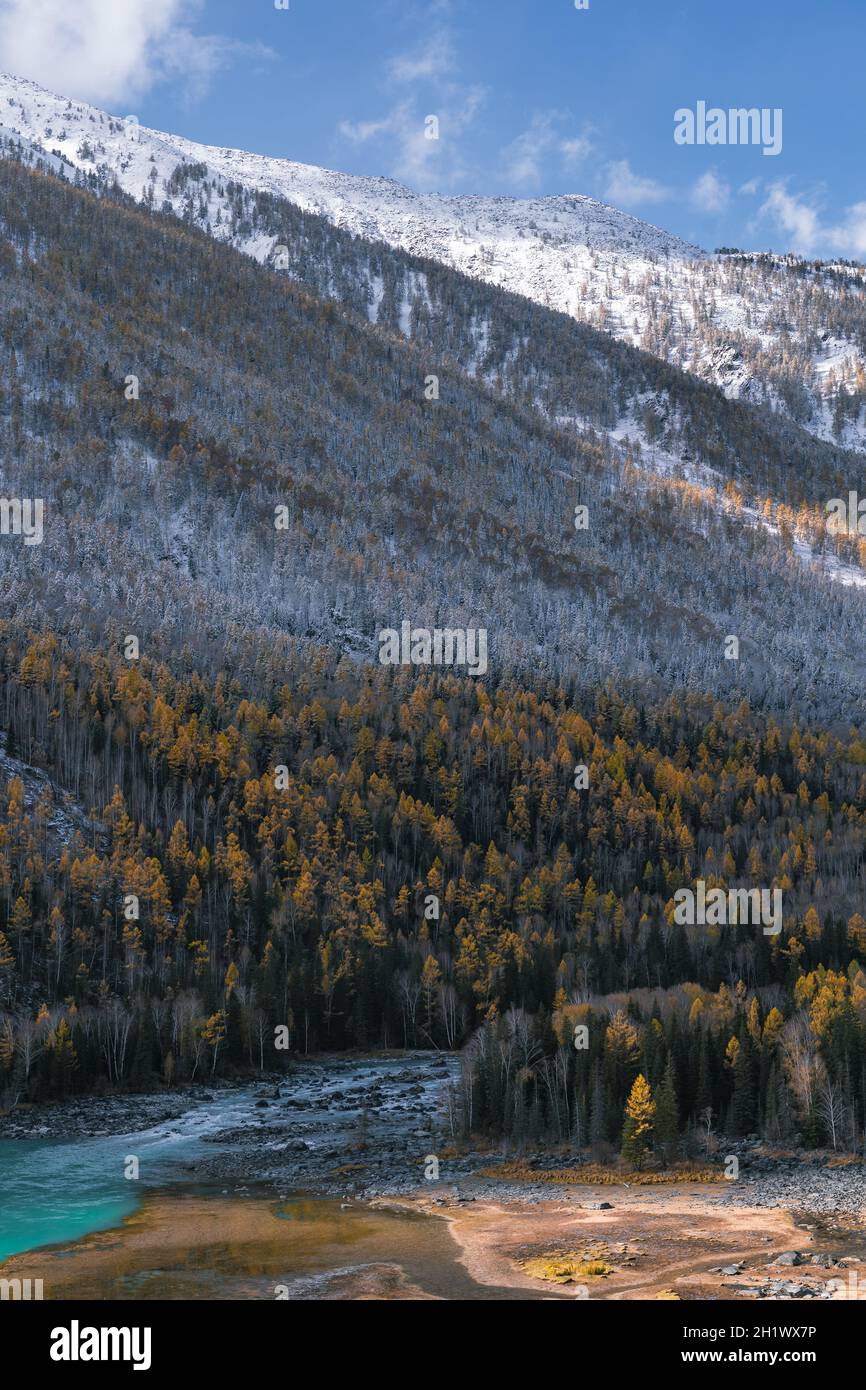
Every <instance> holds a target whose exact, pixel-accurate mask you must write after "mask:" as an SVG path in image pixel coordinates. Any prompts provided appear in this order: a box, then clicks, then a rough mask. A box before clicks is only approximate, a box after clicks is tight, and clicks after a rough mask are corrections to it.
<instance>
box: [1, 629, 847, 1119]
mask: <svg viewBox="0 0 866 1390" xmlns="http://www.w3.org/2000/svg"><path fill="white" fill-rule="evenodd" d="M3 636H4V643H3V653H4V655H3V672H2V678H3V686H2V710H3V717H4V722H6V723H7V725H8V727H9V749H8V752H9V753H10V754H14V755H15V756H17V757H19V758H21V759H23V760H24V761H25V762H28V763H30V762H37V763H39V764H41V765H43V766H45V767H47V768H49V769H50V770H51V771H52V772H53V773H54V775H55V776H56V778H57V779H58V781H59V782H61V783H62V784H63V785H65V786H68V787H69V788H70V789H71V790H72V791H73V793H74V795H75V796H76V798H78V799H79V800H80V801H81V802H83V804H84V805H85V806H87V807H88V808H93V809H92V819H93V822H94V824H93V828H92V830H91V831H90V833H89V834H86V833H85V832H83V831H82V830H80V829H79V830H76V832H75V834H74V835H70V836H69V837H67V842H66V843H65V844H64V845H63V846H62V848H60V849H59V850H58V851H56V852H53V853H52V852H50V851H49V849H48V847H47V835H46V823H47V820H48V819H49V816H50V811H51V797H50V794H49V793H47V792H46V793H43V795H42V796H41V797H40V799H39V801H38V803H37V804H36V805H35V806H32V807H31V808H30V809H29V810H28V809H27V807H26V806H25V804H24V797H23V788H22V784H21V782H20V780H18V779H13V780H12V781H10V783H9V786H8V788H7V791H6V794H5V797H4V803H3V814H2V823H0V843H2V849H3V860H2V912H3V921H4V929H3V933H2V935H0V979H2V986H0V988H2V996H0V999H2V1005H3V1008H4V1010H5V1015H4V1017H5V1022H4V1024H3V1026H2V1031H0V1065H2V1068H3V1076H4V1088H5V1090H6V1093H7V1098H8V1097H9V1096H14V1095H22V1094H24V1095H33V1096H39V1095H46V1094H58V1093H64V1092H66V1091H68V1090H69V1089H70V1088H71V1087H73V1086H78V1087H89V1086H91V1085H93V1084H96V1083H97V1082H99V1081H103V1082H104V1081H110V1082H113V1083H118V1082H128V1083H130V1084H133V1085H138V1086H140V1085H150V1084H154V1083H155V1082H156V1080H157V1078H159V1077H162V1078H164V1079H167V1080H171V1079H172V1078H176V1079H182V1078H189V1077H194V1076H199V1077H201V1076H203V1075H206V1074H212V1073H213V1072H215V1071H216V1072H222V1071H224V1070H225V1069H227V1068H228V1069H229V1070H231V1069H233V1068H237V1067H244V1066H247V1067H249V1066H255V1065H265V1066H273V1065H278V1064H279V1061H280V1055H279V1052H278V1051H275V1038H276V1036H277V1034H276V1032H275V1029H277V1028H280V1027H285V1028H287V1029H288V1037H289V1039H290V1042H291V1046H292V1047H294V1048H297V1049H299V1050H302V1051H306V1050H315V1049H322V1048H342V1047H348V1046H354V1047H369V1046H405V1045H409V1046H422V1047H423V1046H437V1047H446V1048H453V1047H455V1046H459V1045H461V1044H463V1043H465V1042H467V1040H468V1039H470V1037H471V1036H472V1034H473V1032H474V1030H475V1029H476V1028H477V1027H478V1026H479V1025H483V1031H482V1033H481V1034H480V1035H479V1037H477V1038H476V1039H475V1041H474V1043H473V1047H472V1057H473V1058H474V1065H475V1066H477V1068H478V1069H479V1076H478V1078H477V1085H476V1086H474V1087H473V1088H471V1090H472V1095H473V1099H472V1105H473V1115H474V1121H475V1122H478V1123H481V1122H483V1123H489V1124H491V1125H494V1126H495V1127H497V1128H499V1127H501V1126H502V1125H504V1126H505V1127H506V1128H510V1127H511V1126H512V1125H513V1124H517V1126H518V1129H520V1130H521V1132H522V1126H523V1124H524V1123H527V1124H528V1123H529V1121H528V1120H527V1119H526V1114H525V1112H527V1110H528V1111H531V1112H532V1114H533V1116H534V1118H533V1120H532V1125H533V1126H534V1127H535V1129H536V1131H538V1132H541V1131H542V1130H543V1131H545V1132H547V1131H548V1130H550V1131H551V1132H553V1131H554V1130H559V1131H560V1132H561V1133H568V1132H570V1128H571V1123H572V1120H573V1119H574V1116H572V1120H568V1121H567V1117H568V1116H569V1115H571V1114H572V1107H573V1106H575V1105H577V1106H578V1107H580V1106H583V1107H584V1111H583V1120H582V1121H581V1123H584V1122H587V1123H588V1121H586V1117H587V1116H588V1115H589V1113H590V1110H589V1109H587V1108H586V1107H590V1108H592V1113H593V1114H594V1115H595V1116H596V1119H595V1120H594V1121H593V1123H594V1125H595V1130H594V1131H593V1133H594V1138H595V1139H596V1140H601V1139H604V1140H605V1141H612V1140H615V1139H616V1138H617V1137H618V1132H619V1126H620V1125H621V1122H622V1104H623V1102H624V1099H625V1096H624V1088H627V1087H629V1086H630V1084H631V1083H632V1082H633V1081H634V1078H635V1076H636V1075H637V1071H638V1069H643V1070H644V1071H645V1072H646V1074H647V1075H648V1076H649V1077H650V1078H651V1081H652V1083H653V1084H655V1083H656V1082H658V1081H661V1080H662V1077H663V1074H664V1072H665V1069H666V1066H667V1060H668V1058H669V1057H672V1058H673V1061H674V1065H675V1068H676V1073H675V1074H676V1077H677V1088H678V1100H679V1111H678V1113H679V1116H680V1120H681V1121H682V1122H684V1121H686V1120H687V1119H688V1118H689V1117H693V1118H696V1117H697V1116H698V1114H699V1113H700V1111H701V1110H702V1109H704V1108H705V1107H706V1106H707V1105H712V1106H713V1108H714V1110H715V1112H716V1113H717V1114H718V1115H720V1116H726V1115H727V1107H728V1104H729V1102H730V1101H731V1100H733V1101H734V1110H733V1112H732V1113H733V1116H734V1127H735V1129H739V1130H740V1131H741V1132H746V1131H749V1132H750V1131H751V1130H752V1129H753V1128H754V1127H755V1126H756V1125H757V1124H758V1122H759V1119H760V1121H761V1123H762V1124H763V1123H766V1125H767V1127H768V1132H770V1131H771V1132H773V1133H775V1134H777V1135H778V1134H782V1133H791V1132H793V1130H794V1129H797V1128H805V1129H806V1130H808V1132H809V1133H810V1134H812V1135H813V1137H818V1136H819V1135H822V1134H823V1133H824V1131H823V1129H822V1123H821V1119H820V1113H821V1112H820V1097H821V1095H822V1087H824V1088H826V1087H827V1086H828V1085H829V1086H831V1087H832V1086H833V1085H834V1084H835V1085H836V1086H837V1087H839V1086H840V1085H842V1086H843V1087H844V1090H843V1091H840V1092H839V1095H838V1096H837V1099H838V1101H839V1106H840V1115H842V1114H843V1112H844V1121H845V1125H846V1126H847V1127H848V1130H850V1129H851V1127H852V1126H854V1127H855V1128H856V1127H857V1126H860V1128H861V1129H862V1125H863V1119H864V1112H863V1102H864V1098H866V1094H864V1083H866V1078H864V1081H862V1082H861V1077H863V1070H862V1069H863V1060H864V1045H866V1033H864V1029H866V979H864V976H863V974H862V972H861V970H860V967H859V964H858V962H859V960H861V959H862V958H863V953H864V951H866V921H864V919H863V917H862V916H861V915H860V913H859V911H857V908H858V906H859V905H860V904H861V903H862V874H863V827H864V819H866V743H864V742H862V741H861V740H860V739H859V738H858V737H855V736H854V735H851V736H850V737H847V738H843V739H837V738H834V737H831V736H829V735H826V734H825V735H816V734H809V733H806V732H805V731H798V730H797V729H796V728H794V729H792V730H790V732H788V733H787V734H783V733H782V731H781V730H780V728H779V726H778V725H777V724H775V723H774V722H773V721H772V720H768V719H762V718H757V717H755V716H754V715H753V714H751V713H750V712H749V710H748V708H747V707H746V706H743V707H741V708H740V709H738V710H737V711H736V712H733V713H730V714H725V713H724V712H723V711H722V710H721V709H720V708H718V707H714V706H712V705H711V704H710V703H708V702H706V701H702V700H698V699H696V698H695V699H692V700H690V701H689V702H687V703H684V702H683V701H681V700H679V699H677V698H676V697H674V698H671V699H669V700H668V701H666V702H665V703H664V704H663V705H660V706H658V707H652V708H650V707H636V706H634V705H631V704H628V703H626V702H624V701H623V700H622V699H620V698H619V697H618V696H617V695H616V694H615V692H614V691H612V690H610V691H606V692H604V693H600V694H599V695H598V696H597V698H596V700H595V701H594V703H593V704H592V705H591V706H589V705H585V704H580V703H578V702H576V701H575V700H574V699H573V697H572V696H571V695H570V694H569V692H568V691H567V690H565V689H562V688H556V687H553V686H551V687H549V688H547V689H545V688H540V689H537V690H534V691H533V690H528V689H525V688H522V687H520V686H517V685H513V684H508V683H506V684H502V685H499V686H498V687H496V688H495V689H488V688H487V687H486V686H485V685H484V684H481V683H478V682H473V681H471V680H470V679H468V678H465V677H464V678H460V679H458V678H456V677H453V676H449V677H429V678H426V679H419V678H417V677H415V676H412V677H409V676H406V675H399V676H396V677H395V676H394V675H393V674H392V673H391V672H381V671H380V672H375V671H374V670H372V669H367V670H365V669H359V668H358V667H357V666H356V665H355V664H354V663H352V662H350V661H347V660H346V659H345V658H344V659H342V660H337V659H336V658H335V657H334V656H333V655H332V656H329V655H328V654H327V653H326V652H325V651H324V650H320V651H319V652H317V653H312V652H309V651H306V650H304V649H302V648H300V647H298V646H296V645H295V644H293V643H291V642H288V641H287V642H284V643H282V644H281V645H280V646H278V647H277V649H276V650H273V651H269V650H266V649H264V648H261V649H259V650H254V649H252V648H243V647H241V648H238V647H236V646H231V647H230V648H229V650H228V651H227V653H226V658H227V659H226V670H225V671H222V672H220V673H219V674H218V675H217V676H216V678H215V679H203V678H202V677H201V676H200V675H199V674H197V673H196V672H195V671H194V670H192V669H188V670H186V672H185V673H183V674H178V675H176V674H173V673H172V672H171V671H170V670H169V669H168V667H166V666H164V665H161V664H153V663H150V662H149V661H144V662H142V664H141V666H140V667H136V668H133V669H130V667H129V666H128V664H127V663H125V662H123V661H122V660H120V659H119V658H117V657H116V656H115V657H114V658H111V657H109V656H108V655H106V654H103V653H93V652H91V653H87V652H81V653H78V654H76V653H74V652H73V650H72V649H71V648H69V647H65V646H64V645H63V644H61V643H60V642H58V641H57V639H56V638H53V637H42V638H39V639H33V640H30V641H24V640H19V639H16V638H15V637H14V636H13V634H12V632H11V631H10V630H9V628H8V627H7V628H6V630H5V631H4V634H3ZM241 672H242V673H243V674H242V676H241V674H240V673H241ZM577 765H582V766H585V767H586V769H587V772H588V787H587V789H586V790H575V788H574V784H573V783H574V778H573V773H574V769H575V766H577ZM696 877H703V878H704V879H705V880H706V882H707V884H708V885H709V886H710V887H712V886H723V887H725V888H728V887H735V886H739V885H747V886H748V885H752V884H754V883H756V882H760V883H767V884H768V885H772V886H773V887H778V888H780V889H781V890H782V893H783V901H784V921H783V925H782V930H781V931H780V932H779V934H778V935H766V934H764V932H763V931H762V930H761V929H760V927H759V926H758V927H756V926H755V925H750V924H745V923H743V924H740V925H736V924H733V925H729V926H723V927H712V926H696V927H683V926H680V925H677V923H676V922H675V920H674V902H673V895H674V893H675V891H676V889H677V888H679V887H680V886H683V885H690V884H692V883H693V882H694V880H695V878H696ZM129 895H133V896H134V898H135V899H136V900H137V909H136V912H137V915H136V916H134V917H130V916H129V915H128V911H129V903H130V896H129ZM684 982H690V983H684ZM611 1013H615V1015H616V1017H615V1018H614V1020H613V1022H612V1023H611V1021H610V1015H611ZM533 1020H534V1021H533ZM581 1021H585V1022H587V1023H588V1025H589V1028H590V1036H591V1047H590V1048H589V1050H586V1051H582V1052H578V1051H576V1050H575V1049H574V1047H573V1046H572V1041H571V1033H572V1030H573V1027H574V1025H575V1024H576V1023H578V1022H581ZM499 1038H502V1039H504V1040H505V1042H506V1044H507V1045H506V1046H505V1050H504V1051H502V1050H501V1049H500V1046H499V1043H498V1041H496V1040H497V1039H499ZM491 1048H492V1049H493V1051H492V1054H491ZM506 1063H507V1064H506ZM503 1068H504V1070H503ZM491 1069H492V1074H493V1075H494V1079H495V1084H494V1080H491ZM485 1077H486V1080H485ZM599 1088H600V1089H599ZM834 1094H835V1093H834ZM843 1095H844V1103H843V1100H842V1096H843ZM598 1107H601V1110H599V1108H598ZM574 1113H575V1116H577V1112H576V1111H575V1112H574ZM602 1114H603V1115H604V1116H605V1117H606V1118H604V1119H603V1120H602V1119H600V1118H599V1116H600V1115H602ZM578 1118H579V1116H578ZM840 1123H841V1121H840ZM840 1132H841V1131H840ZM846 1132H847V1130H846ZM586 1134H587V1135H588V1134H589V1131H588V1130H586Z"/></svg>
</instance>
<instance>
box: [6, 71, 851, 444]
mask: <svg viewBox="0 0 866 1390" xmlns="http://www.w3.org/2000/svg"><path fill="white" fill-rule="evenodd" d="M0 126H2V127H5V129H6V130H7V131H10V132H14V133H15V134H16V135H17V136H18V137H20V138H21V139H22V140H23V141H25V142H27V143H28V144H29V145H31V146H34V147H36V148H38V149H41V150H44V151H46V152H47V153H48V154H50V155H52V156H54V157H55V160H56V159H57V158H58V157H59V158H62V159H63V160H64V161H66V162H68V164H69V165H71V166H72V167H73V168H75V169H77V170H80V171H81V172H82V173H84V174H89V175H91V176H95V177H96V178H98V179H109V180H110V179H116V181H117V182H118V183H119V184H120V186H121V187H122V188H123V189H124V190H125V191H126V192H127V193H129V194H130V195H131V196H133V197H135V198H137V199H141V200H143V201H145V202H147V203H148V204H149V205H151V206H153V207H155V208H158V209H166V208H170V209H171V210H172V211H174V212H175V213H177V214H179V215H181V216H185V217H186V218H187V219H188V220H190V221H193V222H195V223H196V224H197V225H199V226H201V227H202V228H204V229H205V230H207V231H208V232H209V233H210V234H211V235H213V236H215V237H217V238H219V239H220V240H225V241H230V242H232V244H234V245H235V246H237V247H238V249H240V250H242V251H244V252H246V253H247V254H249V255H252V256H254V257H255V258H256V259H258V260H260V261H263V262H264V261H269V260H271V261H272V260H273V252H274V242H273V240H272V239H271V238H268V237H264V236H262V235H261V233H257V232H256V231H255V229H254V228H253V227H251V226H248V225H245V224H244V222H243V220H241V221H239V220H238V218H237V217H236V216H235V215H234V214H233V206H232V204H233V200H232V193H231V185H232V184H238V185H240V186H242V187H243V188H244V189H249V190H259V191H263V192H266V193H269V194H271V195H273V196H275V197H280V198H285V199H287V200H288V201H290V202H292V203H294V204H296V205H297V206H299V207H301V208H302V209H304V210H305V211H308V212H314V213H318V214H320V215H322V216H324V217H325V218H326V219H328V220H329V221H330V222H331V223H333V224H334V225H336V226H338V227H343V228H346V229H348V230H350V231H351V232H353V233H355V234H356V235H359V236H362V237H365V238H367V239H369V240H373V241H384V242H386V243H387V244H389V245H391V246H393V247H396V248H399V249H401V250H404V251H407V252H410V253H413V254H416V255H423V256H427V257H431V258H434V259H437V260H440V261H442V262H443V263H445V264H447V265H449V266H451V267H453V268H455V269H457V270H459V271H462V272H463V273H464V274H467V275H470V276H473V277H475V278H478V279H481V280H484V281H487V282H488V283H490V284H495V285H498V286H500V287H502V288H505V289H508V290H511V291H513V292H515V293H518V294H522V295H525V296H527V297H529V298H531V299H533V300H535V301H536V302H538V303H540V304H543V305H545V306H546V307H548V308H552V309H556V310H559V311H561V312H564V313H566V314H570V315H572V316H573V317H575V318H577V319H579V320H581V321H583V322H586V323H589V324H591V325H593V326H595V327H598V328H601V329H603V330H605V331H607V332H609V333H611V334H613V335H614V336H616V337H618V338H621V339H623V340H625V341H628V342H630V343H632V344H634V345H635V346H638V347H641V348H644V349H645V350H647V351H649V352H651V353H653V354H654V355H655V356H658V357H661V358H663V359H664V360H666V361H669V362H671V363H672V364H674V365H675V366H678V367H681V368H683V369H684V370H686V371H690V372H692V373H695V374H696V375H698V376H701V377H703V378H704V379H705V380H709V381H712V382H713V383H715V384H716V385H718V386H720V387H721V388H722V390H724V391H725V393H726V394H727V395H729V396H731V397H734V398H738V397H741V398H743V399H746V400H749V401H753V402H758V401H763V402H766V403H767V404H769V405H770V406H771V407H772V408H774V409H778V410H781V411H783V412H785V413H787V414H789V415H791V417H792V418H793V419H795V420H796V421H797V422H798V423H799V424H801V425H803V426H804V427H805V428H806V429H808V430H809V431H810V432H811V433H813V434H814V435H816V436H817V437H818V438H821V439H825V440H832V441H835V442H836V443H838V444H841V445H843V446H844V447H847V448H855V449H862V448H866V279H864V275H863V273H862V270H861V269H860V268H858V267H851V266H847V265H828V266H822V265H814V264H810V263H806V262H802V261H799V260H797V259H796V258H793V257H762V256H747V255H737V256H730V255H720V256H717V255H709V254H707V253H706V252H703V251H701V250H699V248H697V247H694V246H690V245H689V244H687V243H686V242H684V241H682V240H680V239H679V238H678V237H675V236H673V235H671V234H669V233H667V232H664V231H661V230H659V229H658V228H656V227H653V226H650V225H649V224H647V223H644V222H641V221H639V220H638V219H637V218H635V217H632V216H630V215H629V214H627V213H624V212H619V211H617V210H616V209H615V208H611V207H607V206H606V205H604V204H602V203H599V202H596V201H595V200H594V199H592V198H586V197H582V196H579V195H574V196H559V197H547V198H534V199H526V200H519V199H512V198H487V197H469V196H441V195H436V194H418V193H414V192H412V191H411V190H409V189H407V188H404V187H403V186H401V185H400V184H398V183H396V182H394V181H393V180H391V179H386V178H365V177H357V176H353V175H348V174H341V173H336V172H333V171H331V170H327V169H320V168H316V167H314V166H311V165H305V164H297V163H293V162H291V161H288V160H283V159H276V158H269V157H267V156H262V155H255V154H249V153H246V152H244V151H242V150H234V149H224V148H219V147H216V146H207V145H201V144H197V143H195V142H193V141H191V140H186V139H184V138H183V137H181V136H175V135H168V134H164V133H161V132H159V131H153V130H149V129H147V128H146V127H143V126H140V125H139V124H138V122H137V121H136V120H135V118H134V117H131V118H130V117H128V118H126V119H121V118H117V117H112V116H110V115H108V114H107V113H105V112H102V111H99V110H97V109H96V108H94V107H91V106H89V105H87V104H86V103H84V102H80V101H73V100H69V99H67V98H64V97H59V96H55V95H53V94H51V93H50V92H47V91H45V90H44V89H42V88H40V87H38V86H36V85H35V84H34V83H32V82H28V81H26V80H23V79H20V78H15V77H11V76H0ZM190 170H192V171H193V174H194V178H193V181H192V182H191V181H190V178H189V177H188V176H187V175H188V173H189V171H190ZM196 179H197V180H198V182H196V181H195V180H196ZM375 312H376V309H375V302H374V305H373V308H372V313H371V317H374V318H375ZM404 331H405V332H407V333H408V331H409V325H408V321H407V323H406V325H405V326H404Z"/></svg>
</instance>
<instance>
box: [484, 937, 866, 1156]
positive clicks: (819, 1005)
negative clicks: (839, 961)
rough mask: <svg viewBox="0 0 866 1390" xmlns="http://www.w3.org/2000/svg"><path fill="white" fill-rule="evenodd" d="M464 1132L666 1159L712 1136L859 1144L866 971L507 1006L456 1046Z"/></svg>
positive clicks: (864, 1147) (855, 1147) (865, 1105)
mask: <svg viewBox="0 0 866 1390" xmlns="http://www.w3.org/2000/svg"><path fill="white" fill-rule="evenodd" d="M460 1099H461V1102H462V1115H463V1125H464V1129H465V1132H466V1133H467V1134H476V1135H477V1134H485V1133H486V1134H490V1135H494V1136H501V1135H505V1136H507V1137H508V1138H509V1139H511V1140H512V1141H514V1142H516V1143H517V1144H529V1145H532V1144H542V1143H550V1142H553V1143H556V1144H559V1145H562V1144H569V1145H571V1146H573V1147H574V1148H576V1149H577V1150H579V1151H581V1152H585V1153H588V1154H589V1155H591V1156H592V1157H593V1158H595V1159H596V1160H598V1161H602V1162H607V1161H609V1160H610V1159H611V1158H613V1157H614V1156H615V1155H616V1154H618V1153H621V1154H622V1156H623V1158H624V1159H625V1160H626V1161H627V1162H628V1163H631V1164H637V1165H638V1166H640V1164H641V1163H642V1162H643V1160H644V1159H645V1158H646V1157H647V1156H648V1155H649V1154H650V1153H652V1154H653V1155H654V1156H655V1158H656V1159H657V1160H658V1161H660V1162H661V1163H663V1164H668V1163H670V1162H672V1161H673V1160H675V1159H679V1158H695V1157H697V1156H699V1155H701V1154H704V1155H711V1154H713V1153H715V1152H716V1151H717V1147H718V1137H717V1136H721V1135H724V1136H726V1137H730V1136H759V1137H761V1138H762V1139H764V1140H766V1141H767V1142H769V1143H776V1144H804V1145H806V1146H808V1147H817V1146H821V1145H824V1146H827V1147H832V1148H833V1149H834V1150H846V1151H849V1152H864V1151H866V975H864V973H863V971H862V969H861V968H860V966H859V965H858V964H857V963H856V962H853V963H852V964H851V965H850V966H849V967H848V970H847V971H844V972H843V971H833V970H827V969H826V968H825V967H824V966H819V967H818V968H817V969H816V970H813V971H809V972H808V973H805V974H803V975H799V976H798V977H797V979H796V980H795V981H794V984H793V989H792V990H791V991H790V993H789V992H788V991H787V990H782V989H779V988H769V989H767V988H758V989H754V990H752V989H749V988H748V987H747V986H746V984H745V983H744V981H742V980H738V981H737V983H736V985H735V987H734V988H733V989H729V988H728V986H727V985H726V984H722V985H720V986H719V989H718V990H717V991H715V992H710V991H708V990H706V989H704V988H701V987H700V986H697V985H688V984H687V985H681V986H679V987H677V988H673V989H669V990H658V991H651V990H640V991H635V992H633V993H631V994H629V995H614V996H609V997H608V998H606V999H597V1000H594V1001H593V1002H591V1003H587V1004H579V1005H574V1004H566V1003H563V1000H562V996H560V998H559V1000H558V1003H557V1006H555V1007H554V1009H553V1010H552V1011H551V1012H550V1013H547V1012H545V1011H542V1012H541V1013H539V1014H538V1015H536V1016H534V1017H530V1016H528V1015H526V1014H525V1013H524V1012H523V1011H522V1010H511V1011H509V1012H508V1013H507V1014H506V1015H504V1016H503V1017H502V1018H497V1019H495V1020H491V1021H488V1022H486V1023H485V1024H484V1025H483V1026H482V1027H481V1028H480V1029H479V1031H478V1032H477V1034H476V1035H475V1037H474V1038H473V1039H472V1041H471V1042H470V1044H469V1045H468V1047H467V1049H466V1053H465V1056H464V1061H463V1074H462V1079H461V1084H460Z"/></svg>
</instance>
